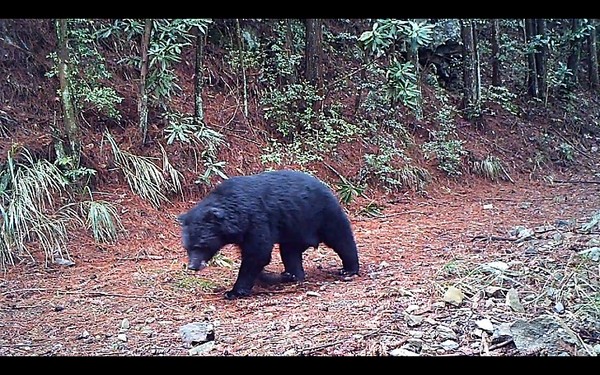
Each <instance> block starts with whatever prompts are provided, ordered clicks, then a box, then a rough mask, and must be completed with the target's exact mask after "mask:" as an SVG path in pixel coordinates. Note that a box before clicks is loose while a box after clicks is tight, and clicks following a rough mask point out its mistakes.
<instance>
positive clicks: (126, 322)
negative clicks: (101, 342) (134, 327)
mask: <svg viewBox="0 0 600 375" xmlns="http://www.w3.org/2000/svg"><path fill="white" fill-rule="evenodd" d="M129 326H130V324H129V319H127V318H124V319H123V320H122V321H121V329H129Z"/></svg>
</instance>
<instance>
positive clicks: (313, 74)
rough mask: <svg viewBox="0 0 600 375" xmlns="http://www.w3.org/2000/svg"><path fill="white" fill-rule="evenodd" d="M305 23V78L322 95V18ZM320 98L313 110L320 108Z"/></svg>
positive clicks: (308, 20)
mask: <svg viewBox="0 0 600 375" xmlns="http://www.w3.org/2000/svg"><path fill="white" fill-rule="evenodd" d="M305 24H306V46H305V58H306V72H305V74H306V79H307V80H308V81H309V82H310V83H312V84H313V85H315V87H316V88H317V93H318V94H319V96H321V97H323V20H322V19H307V20H306V21H305ZM322 106H323V103H322V101H321V100H318V101H317V102H315V106H314V108H313V109H314V111H315V112H318V111H320V110H321V108H322Z"/></svg>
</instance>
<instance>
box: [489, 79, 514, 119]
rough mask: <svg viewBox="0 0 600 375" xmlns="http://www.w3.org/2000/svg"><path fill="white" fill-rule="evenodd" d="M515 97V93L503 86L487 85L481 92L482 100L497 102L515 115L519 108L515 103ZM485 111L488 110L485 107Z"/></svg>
mask: <svg viewBox="0 0 600 375" xmlns="http://www.w3.org/2000/svg"><path fill="white" fill-rule="evenodd" d="M516 99H517V95H516V94H515V93H512V92H510V90H509V89H508V88H506V87H504V86H500V87H499V86H489V87H487V89H484V90H483V92H482V101H489V102H492V103H497V104H499V105H500V106H501V107H502V108H504V109H505V110H507V111H508V112H510V113H511V114H513V115H515V116H517V115H518V113H519V108H518V107H517V105H516V104H515V100H516ZM486 111H488V112H490V110H489V108H486ZM490 115H495V113H490Z"/></svg>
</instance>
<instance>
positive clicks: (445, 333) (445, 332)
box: [436, 324, 456, 340]
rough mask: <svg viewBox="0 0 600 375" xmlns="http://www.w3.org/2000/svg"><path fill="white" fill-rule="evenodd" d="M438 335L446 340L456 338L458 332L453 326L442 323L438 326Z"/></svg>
mask: <svg viewBox="0 0 600 375" xmlns="http://www.w3.org/2000/svg"><path fill="white" fill-rule="evenodd" d="M436 335H437V337H438V338H439V339H441V340H444V339H448V340H456V332H454V330H453V329H452V328H450V327H448V326H445V325H442V324H440V325H438V326H437V328H436Z"/></svg>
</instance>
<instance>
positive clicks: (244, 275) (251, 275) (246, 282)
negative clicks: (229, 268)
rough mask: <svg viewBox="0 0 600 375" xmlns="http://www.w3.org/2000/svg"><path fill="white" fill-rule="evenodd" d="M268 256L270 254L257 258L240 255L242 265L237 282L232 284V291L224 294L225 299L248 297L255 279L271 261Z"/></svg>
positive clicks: (250, 255) (252, 254)
mask: <svg viewBox="0 0 600 375" xmlns="http://www.w3.org/2000/svg"><path fill="white" fill-rule="evenodd" d="M270 255H271V254H270V252H268V256H265V255H264V254H263V255H260V256H259V255H257V254H256V253H250V254H246V255H244V254H242V264H241V265H240V270H239V272H238V277H237V280H236V281H235V284H233V289H231V290H230V291H228V292H227V293H225V298H227V299H229V300H232V299H236V298H238V297H246V296H248V295H250V293H251V292H252V287H254V282H255V281H256V279H257V277H258V276H259V274H260V273H261V272H262V270H263V268H265V266H266V265H267V264H269V262H270V261H271V256H270Z"/></svg>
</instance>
